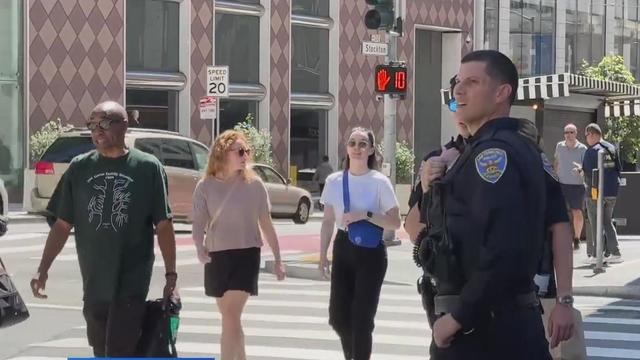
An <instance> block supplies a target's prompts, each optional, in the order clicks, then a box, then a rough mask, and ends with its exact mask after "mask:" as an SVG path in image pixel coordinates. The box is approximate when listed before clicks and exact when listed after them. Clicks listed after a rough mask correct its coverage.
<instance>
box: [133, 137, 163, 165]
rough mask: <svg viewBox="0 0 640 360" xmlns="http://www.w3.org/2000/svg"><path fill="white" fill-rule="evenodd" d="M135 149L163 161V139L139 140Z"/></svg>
mask: <svg viewBox="0 0 640 360" xmlns="http://www.w3.org/2000/svg"><path fill="white" fill-rule="evenodd" d="M134 147H135V148H136V149H138V150H140V151H144V152H146V153H147V154H151V155H153V156H155V157H156V159H158V160H160V162H162V163H163V164H164V162H163V161H162V139H160V138H153V139H137V140H136V142H135V144H134Z"/></svg>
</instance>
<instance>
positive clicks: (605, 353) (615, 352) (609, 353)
mask: <svg viewBox="0 0 640 360" xmlns="http://www.w3.org/2000/svg"><path fill="white" fill-rule="evenodd" d="M587 356H598V357H604V358H617V359H640V350H632V349H617V348H604V347H589V346H587Z"/></svg>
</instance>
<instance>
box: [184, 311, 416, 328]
mask: <svg viewBox="0 0 640 360" xmlns="http://www.w3.org/2000/svg"><path fill="white" fill-rule="evenodd" d="M180 318H183V319H201V320H210V319H213V320H222V316H221V315H220V314H219V313H218V312H217V311H192V310H182V311H180ZM242 320H248V321H266V322H274V323H294V324H322V325H326V324H328V323H329V320H328V318H327V317H326V316H324V317H320V316H306V315H304V316H303V315H284V314H255V313H247V312H245V313H243V314H242ZM420 320H422V321H420V322H407V321H395V320H378V319H376V320H375V323H376V328H392V329H416V330H421V331H424V330H425V329H427V328H428V327H429V325H428V323H427V319H426V316H425V317H424V318H423V319H420Z"/></svg>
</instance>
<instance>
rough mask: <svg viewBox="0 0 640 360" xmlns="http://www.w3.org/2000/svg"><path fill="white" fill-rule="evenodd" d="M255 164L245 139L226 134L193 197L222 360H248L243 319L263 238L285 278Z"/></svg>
mask: <svg viewBox="0 0 640 360" xmlns="http://www.w3.org/2000/svg"><path fill="white" fill-rule="evenodd" d="M250 159H251V149H250V148H249V144H248V143H247V139H246V138H245V137H244V135H242V133H240V132H238V131H235V130H227V131H225V132H223V133H222V134H220V136H218V137H217V138H216V139H215V141H214V143H213V146H212V147H211V150H210V151H209V162H208V164H207V170H206V175H205V176H204V178H203V179H201V180H200V181H199V182H198V184H197V185H196V189H195V191H194V194H193V225H192V231H193V241H194V244H195V247H196V251H197V254H198V258H199V259H200V261H201V262H202V263H203V264H205V269H204V272H205V273H204V287H205V293H206V295H208V296H211V297H214V298H215V299H216V303H217V305H218V311H219V312H220V314H221V315H222V335H221V339H220V347H221V349H220V357H221V358H222V359H225V360H244V359H246V358H247V356H246V352H245V342H244V332H243V330H242V323H241V317H242V312H243V310H244V306H245V304H246V303H247V300H248V298H249V296H250V295H251V296H255V295H258V274H259V272H260V248H261V247H262V236H261V233H262V234H264V237H265V239H266V240H267V243H268V244H269V247H270V248H271V251H272V252H273V257H274V259H275V274H276V276H277V279H278V280H283V279H284V277H285V269H284V265H283V264H282V259H281V257H280V247H279V244H278V237H277V234H276V231H275V228H274V226H273V222H272V221H271V204H270V202H269V196H268V193H267V189H266V187H265V185H264V184H263V182H262V180H260V178H259V177H258V176H257V175H256V174H255V173H254V171H253V170H252V169H251V166H250Z"/></svg>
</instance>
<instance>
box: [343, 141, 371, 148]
mask: <svg viewBox="0 0 640 360" xmlns="http://www.w3.org/2000/svg"><path fill="white" fill-rule="evenodd" d="M347 146H348V147H351V148H352V147H356V146H357V147H358V148H360V149H366V148H367V147H368V146H369V143H368V142H367V141H355V140H349V141H348V142H347Z"/></svg>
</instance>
